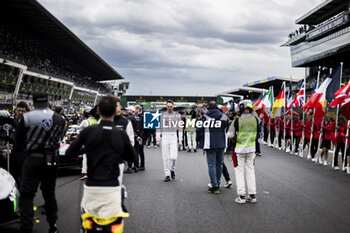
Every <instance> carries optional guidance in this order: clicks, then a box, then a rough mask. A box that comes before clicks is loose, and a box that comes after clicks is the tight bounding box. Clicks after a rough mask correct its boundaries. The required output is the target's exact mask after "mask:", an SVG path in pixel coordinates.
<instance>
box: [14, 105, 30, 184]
mask: <svg viewBox="0 0 350 233" xmlns="http://www.w3.org/2000/svg"><path fill="white" fill-rule="evenodd" d="M28 111H29V107H28V105H27V104H26V103H25V102H23V101H21V102H19V103H18V104H17V107H16V109H15V119H14V122H13V129H12V131H13V134H12V139H14V138H13V137H14V135H15V134H16V131H17V129H18V127H19V123H20V121H21V120H22V118H23V114H25V113H27V112H28ZM25 147H26V144H25V143H23V144H17V143H16V142H15V141H14V145H13V150H12V152H11V157H10V158H11V170H10V171H11V174H12V176H13V178H14V179H15V180H16V183H17V185H18V187H21V186H20V180H21V174H22V168H23V162H24V159H25Z"/></svg>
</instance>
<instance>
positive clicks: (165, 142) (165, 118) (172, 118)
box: [157, 112, 182, 176]
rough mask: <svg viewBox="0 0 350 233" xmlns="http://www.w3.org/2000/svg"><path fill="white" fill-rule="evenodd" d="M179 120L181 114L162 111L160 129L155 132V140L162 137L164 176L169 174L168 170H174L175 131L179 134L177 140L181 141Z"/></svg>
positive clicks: (176, 143)
mask: <svg viewBox="0 0 350 233" xmlns="http://www.w3.org/2000/svg"><path fill="white" fill-rule="evenodd" d="M180 121H181V116H180V114H178V113H176V112H173V113H168V112H165V113H162V116H161V129H160V130H159V131H158V133H157V141H160V137H161V138H162V140H161V147H162V157H163V166H164V174H165V176H170V171H175V169H176V160H177V154H178V136H177V132H178V134H179V141H180V142H182V127H180V126H179V123H180ZM174 124H176V125H174ZM160 134H161V135H160Z"/></svg>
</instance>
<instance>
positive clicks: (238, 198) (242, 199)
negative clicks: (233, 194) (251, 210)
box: [235, 197, 246, 204]
mask: <svg viewBox="0 0 350 233" xmlns="http://www.w3.org/2000/svg"><path fill="white" fill-rule="evenodd" d="M235 202H236V203H238V204H245V202H246V201H245V198H241V197H237V198H236V199H235Z"/></svg>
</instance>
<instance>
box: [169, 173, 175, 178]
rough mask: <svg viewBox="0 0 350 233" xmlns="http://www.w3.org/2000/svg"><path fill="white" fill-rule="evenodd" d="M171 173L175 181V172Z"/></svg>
mask: <svg viewBox="0 0 350 233" xmlns="http://www.w3.org/2000/svg"><path fill="white" fill-rule="evenodd" d="M170 172H171V179H173V180H175V171H170Z"/></svg>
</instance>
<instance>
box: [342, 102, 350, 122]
mask: <svg viewBox="0 0 350 233" xmlns="http://www.w3.org/2000/svg"><path fill="white" fill-rule="evenodd" d="M340 109H341V113H342V115H343V116H345V117H346V119H347V120H350V98H347V99H345V100H344V102H343V103H342V104H341V107H340Z"/></svg>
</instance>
